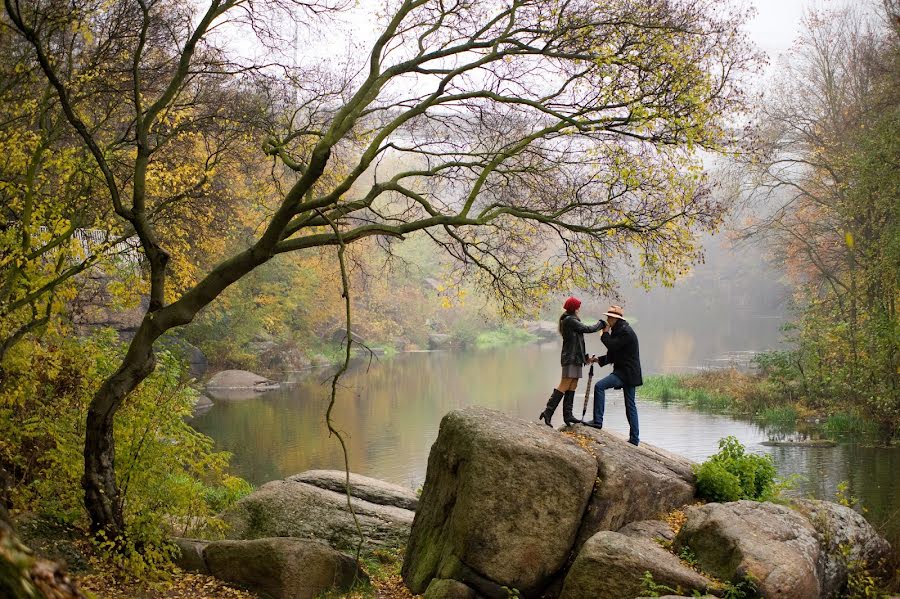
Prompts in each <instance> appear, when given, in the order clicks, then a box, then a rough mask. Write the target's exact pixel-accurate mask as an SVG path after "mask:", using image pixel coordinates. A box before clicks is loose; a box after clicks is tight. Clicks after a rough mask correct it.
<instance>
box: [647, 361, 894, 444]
mask: <svg viewBox="0 0 900 599" xmlns="http://www.w3.org/2000/svg"><path fill="white" fill-rule="evenodd" d="M641 396H642V397H644V398H647V399H653V400H657V401H660V402H662V403H670V402H671V403H677V404H682V405H686V406H689V407H691V408H694V409H696V410H700V411H706V412H711V413H717V414H730V415H735V416H743V417H748V418H750V419H751V420H752V421H753V422H755V423H757V424H759V425H760V426H762V427H764V428H765V429H766V430H767V432H769V433H770V434H772V435H774V436H776V437H779V436H780V437H785V436H790V434H791V433H798V434H799V435H800V438H798V439H797V442H798V443H809V442H810V440H813V441H817V440H830V441H847V440H854V441H859V442H862V443H867V444H875V445H888V446H889V445H891V444H893V445H896V444H897V439H898V437H897V435H896V434H894V435H890V436H888V437H887V438H885V435H884V434H883V431H881V430H880V429H879V426H878V424H877V423H876V422H872V421H871V420H869V419H867V417H866V415H865V414H860V413H857V412H855V411H852V410H839V409H838V410H835V409H834V408H828V407H826V406H822V405H811V402H809V401H804V398H803V397H802V396H801V395H799V394H790V393H784V392H783V390H782V389H781V388H780V387H779V385H777V384H775V383H774V382H773V381H772V380H771V379H770V378H769V377H767V376H766V375H764V374H758V373H745V372H739V371H737V370H735V369H727V370H709V371H702V372H698V373H695V374H664V375H653V376H648V377H646V378H645V380H644V385H643V387H641ZM776 440H777V441H779V442H790V440H785V439H784V438H778V439H776Z"/></svg>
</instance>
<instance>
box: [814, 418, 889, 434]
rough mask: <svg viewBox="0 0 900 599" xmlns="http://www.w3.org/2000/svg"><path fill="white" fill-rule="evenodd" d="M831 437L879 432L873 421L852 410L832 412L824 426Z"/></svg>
mask: <svg viewBox="0 0 900 599" xmlns="http://www.w3.org/2000/svg"><path fill="white" fill-rule="evenodd" d="M822 428H824V429H825V432H826V433H827V434H828V436H830V437H841V436H848V435H853V436H857V435H871V434H874V433H875V432H877V427H876V426H875V425H874V424H873V423H872V422H868V421H866V420H864V419H863V418H860V417H859V416H858V415H856V414H852V413H850V412H838V413H837V414H831V415H830V416H829V417H828V419H827V420H826V421H825V424H824V425H823V426H822Z"/></svg>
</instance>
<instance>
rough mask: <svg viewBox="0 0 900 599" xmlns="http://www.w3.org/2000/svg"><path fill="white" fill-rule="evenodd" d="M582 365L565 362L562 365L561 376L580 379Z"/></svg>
mask: <svg viewBox="0 0 900 599" xmlns="http://www.w3.org/2000/svg"><path fill="white" fill-rule="evenodd" d="M582 368H583V366H581V365H580V364H567V365H566V366H563V367H562V378H564V379H580V378H581V369H582Z"/></svg>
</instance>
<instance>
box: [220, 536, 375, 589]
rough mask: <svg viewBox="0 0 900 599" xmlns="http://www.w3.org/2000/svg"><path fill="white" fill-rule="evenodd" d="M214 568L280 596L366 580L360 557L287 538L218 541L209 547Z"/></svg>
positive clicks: (344, 586)
mask: <svg viewBox="0 0 900 599" xmlns="http://www.w3.org/2000/svg"><path fill="white" fill-rule="evenodd" d="M204 557H205V558H206V563H207V564H208V565H209V571H210V573H211V574H212V575H213V576H215V577H216V578H219V579H221V580H225V581H228V582H233V583H237V584H240V585H243V586H246V587H248V588H250V589H251V590H254V591H259V592H263V593H266V594H267V595H270V596H272V597H275V599H282V598H283V599H313V598H314V597H319V596H320V595H321V594H322V593H323V592H324V591H327V590H329V589H338V590H340V591H348V590H349V589H350V588H351V586H352V585H353V582H354V578H355V577H356V579H358V580H365V574H363V573H362V572H361V571H360V570H359V569H358V568H357V566H356V563H355V561H354V560H353V559H352V558H350V557H348V556H346V555H344V554H343V553H340V552H338V551H335V550H334V549H331V548H330V547H328V546H326V545H323V544H321V543H317V542H315V541H308V540H303V539H291V538H287V537H279V538H267V539H256V540H252V541H215V542H212V543H210V544H209V545H208V546H207V547H206V551H205V552H204Z"/></svg>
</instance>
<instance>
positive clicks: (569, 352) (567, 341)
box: [559, 314, 606, 366]
mask: <svg viewBox="0 0 900 599" xmlns="http://www.w3.org/2000/svg"><path fill="white" fill-rule="evenodd" d="M605 326H606V323H605V322H603V321H602V320H600V321H598V322H597V324H595V325H594V326H587V325H586V324H584V323H582V322H581V319H579V318H578V317H577V316H575V315H574V314H565V315H563V316H562V317H561V318H560V319H559V332H560V334H562V338H563V346H562V355H561V356H560V362H561V365H562V366H571V365H577V366H583V365H584V363H585V362H586V361H587V360H586V352H585V349H584V334H585V333H596V332H597V331H599V330H600V329H602V328H604V327H605Z"/></svg>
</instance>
